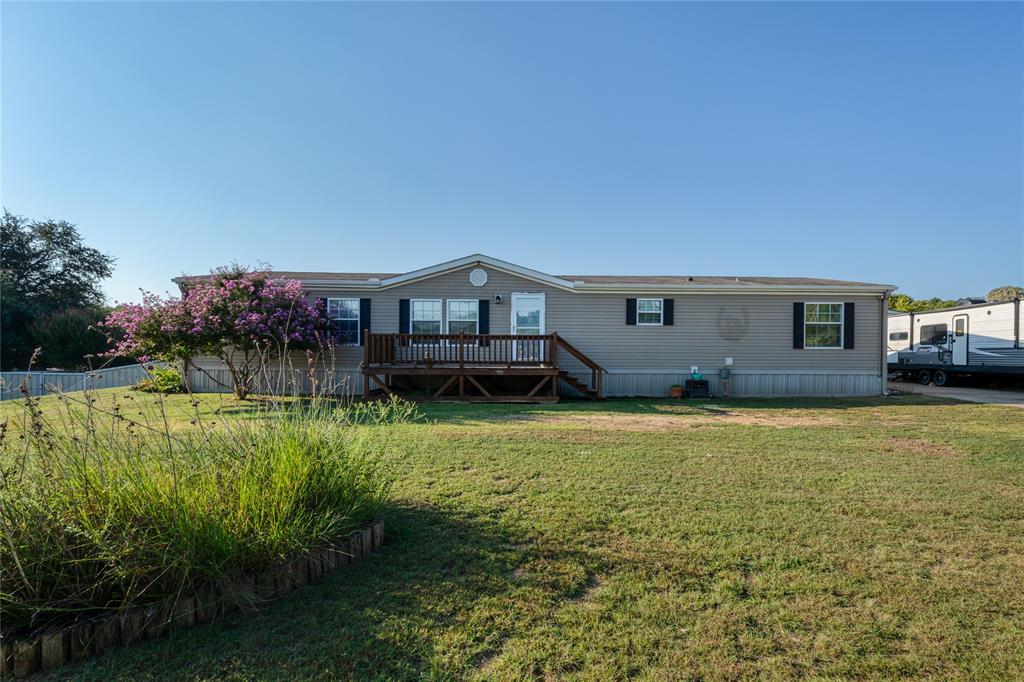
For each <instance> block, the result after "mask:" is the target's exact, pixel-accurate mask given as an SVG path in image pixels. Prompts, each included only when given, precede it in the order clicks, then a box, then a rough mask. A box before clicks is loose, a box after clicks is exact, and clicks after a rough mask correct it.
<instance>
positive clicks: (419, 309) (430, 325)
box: [409, 298, 441, 334]
mask: <svg viewBox="0 0 1024 682" xmlns="http://www.w3.org/2000/svg"><path fill="white" fill-rule="evenodd" d="M409 333H411V334H440V333H441V299H439V298H414V299H412V300H410V301H409Z"/></svg>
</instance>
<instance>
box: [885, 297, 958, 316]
mask: <svg viewBox="0 0 1024 682" xmlns="http://www.w3.org/2000/svg"><path fill="white" fill-rule="evenodd" d="M954 306H956V301H952V300H949V299H943V298H929V299H923V298H921V299H915V298H911V297H910V296H907V295H906V294H893V295H892V296H890V297H889V310H898V311H900V312H904V313H921V312H925V311H928V310H938V309H939V308H952V307H954Z"/></svg>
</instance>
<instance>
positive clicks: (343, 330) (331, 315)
mask: <svg viewBox="0 0 1024 682" xmlns="http://www.w3.org/2000/svg"><path fill="white" fill-rule="evenodd" d="M327 325H328V327H329V328H330V330H331V332H332V334H333V335H334V337H335V338H336V339H337V342H338V343H340V344H342V345H347V346H353V345H358V343H359V299H358V298H329V299H327Z"/></svg>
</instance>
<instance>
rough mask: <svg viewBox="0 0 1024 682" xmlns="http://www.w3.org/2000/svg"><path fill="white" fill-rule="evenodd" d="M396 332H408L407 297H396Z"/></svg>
mask: <svg viewBox="0 0 1024 682" xmlns="http://www.w3.org/2000/svg"><path fill="white" fill-rule="evenodd" d="M398 333H399V334H408V333H409V299H407V298H400V299H398Z"/></svg>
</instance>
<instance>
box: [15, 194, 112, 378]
mask: <svg viewBox="0 0 1024 682" xmlns="http://www.w3.org/2000/svg"><path fill="white" fill-rule="evenodd" d="M113 267H114V258H113V257H111V256H109V255H106V254H104V253H101V252H100V251H98V250H97V249H94V248H91V247H88V246H86V245H85V244H84V243H83V242H82V237H81V235H79V234H78V229H77V228H76V227H75V226H74V225H73V224H71V223H69V222H67V221H66V220H33V221H30V220H27V219H25V218H23V217H21V216H18V215H14V214H12V213H9V212H8V211H7V210H6V209H5V210H4V215H3V220H2V222H0V368H2V369H23V368H25V367H26V366H27V365H28V362H29V359H30V358H31V357H32V352H33V350H34V349H35V348H36V347H37V346H38V345H40V344H39V340H38V339H36V338H35V336H34V333H35V332H36V331H38V329H39V325H40V324H42V320H44V319H46V318H47V317H48V316H50V315H53V314H54V313H57V312H59V311H61V310H67V309H71V310H86V309H89V308H93V307H96V306H101V305H102V304H103V291H102V290H101V289H100V282H101V281H102V280H103V279H105V278H107V277H109V276H110V274H111V273H112V272H113Z"/></svg>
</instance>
